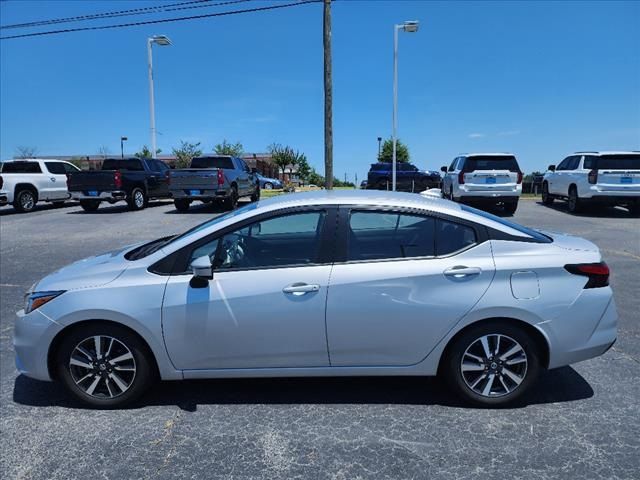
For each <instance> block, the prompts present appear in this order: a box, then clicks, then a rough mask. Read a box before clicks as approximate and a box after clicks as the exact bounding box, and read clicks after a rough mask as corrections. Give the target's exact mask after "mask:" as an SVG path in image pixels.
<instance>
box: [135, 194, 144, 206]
mask: <svg viewBox="0 0 640 480" xmlns="http://www.w3.org/2000/svg"><path fill="white" fill-rule="evenodd" d="M133 201H134V202H135V204H136V207H137V208H142V207H143V206H144V194H143V193H142V190H136V191H135V193H134V194H133Z"/></svg>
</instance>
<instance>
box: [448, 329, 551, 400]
mask: <svg viewBox="0 0 640 480" xmlns="http://www.w3.org/2000/svg"><path fill="white" fill-rule="evenodd" d="M539 372H540V353H539V352H538V347H537V345H536V343H535V341H534V340H533V339H532V338H531V337H530V336H529V335H528V334H527V333H526V332H525V331H523V330H522V329H520V328H518V327H517V326H514V325H510V324H509V323H507V322H503V321H496V322H488V323H484V324H480V325H478V326H475V327H471V328H469V329H468V330H466V331H465V332H464V333H463V334H462V335H460V336H459V337H458V338H456V339H455V340H454V343H453V344H452V345H450V347H449V348H448V349H447V353H446V354H445V357H444V358H443V363H442V368H441V370H440V373H441V375H442V376H444V378H445V380H446V381H447V383H448V384H449V385H450V386H451V388H452V390H453V391H454V392H455V393H456V394H458V395H459V396H460V397H461V398H463V399H464V400H465V401H467V402H468V403H471V404H474V405H479V406H502V405H506V404H508V403H511V402H513V401H514V400H516V399H517V398H519V397H521V396H522V395H523V394H524V393H525V392H526V391H527V390H528V389H529V388H530V387H531V386H532V385H533V384H534V383H535V381H536V378H537V377H538V374H539Z"/></svg>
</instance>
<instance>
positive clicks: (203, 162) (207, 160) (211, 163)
mask: <svg viewBox="0 0 640 480" xmlns="http://www.w3.org/2000/svg"><path fill="white" fill-rule="evenodd" d="M191 168H225V169H227V170H233V160H231V157H196V158H194V159H193V160H191Z"/></svg>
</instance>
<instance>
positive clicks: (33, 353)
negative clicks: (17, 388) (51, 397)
mask: <svg viewBox="0 0 640 480" xmlns="http://www.w3.org/2000/svg"><path fill="white" fill-rule="evenodd" d="M62 328H63V327H62V325H60V324H58V323H56V322H54V321H53V320H51V319H50V318H48V317H47V316H46V315H44V314H43V313H42V312H41V311H40V310H36V311H34V312H31V313H29V314H25V313H24V310H20V311H19V312H17V313H16V323H15V329H14V334H13V348H14V350H15V360H16V368H17V369H18V371H19V372H20V373H21V374H23V375H26V376H27V377H30V378H35V379H36V380H45V381H50V380H51V375H50V374H49V366H48V355H49V347H50V345H51V342H52V341H53V338H54V337H55V336H56V335H57V334H58V332H60V331H61V330H62Z"/></svg>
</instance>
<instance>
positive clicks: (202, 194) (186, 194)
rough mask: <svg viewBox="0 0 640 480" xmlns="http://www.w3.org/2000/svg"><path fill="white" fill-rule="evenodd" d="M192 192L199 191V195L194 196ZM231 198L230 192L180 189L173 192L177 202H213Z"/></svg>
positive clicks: (172, 194) (172, 195)
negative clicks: (217, 199)
mask: <svg viewBox="0 0 640 480" xmlns="http://www.w3.org/2000/svg"><path fill="white" fill-rule="evenodd" d="M191 190H198V191H199V193H198V194H193V193H192V192H191ZM228 196H229V190H225V189H220V190H202V189H195V188H194V189H180V190H171V198H173V199H175V200H213V199H216V198H219V199H224V198H227V197H228Z"/></svg>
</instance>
